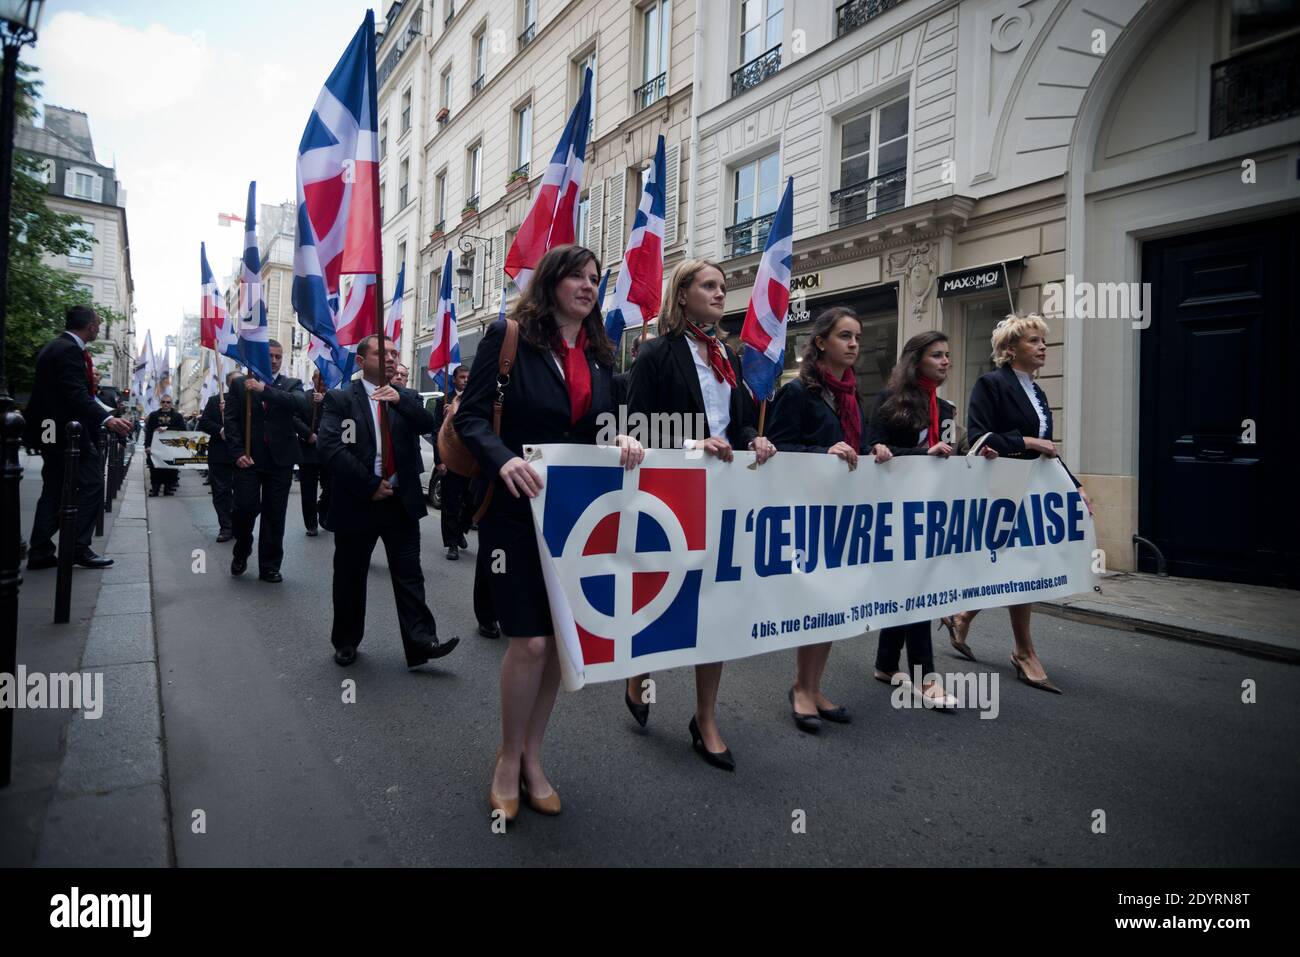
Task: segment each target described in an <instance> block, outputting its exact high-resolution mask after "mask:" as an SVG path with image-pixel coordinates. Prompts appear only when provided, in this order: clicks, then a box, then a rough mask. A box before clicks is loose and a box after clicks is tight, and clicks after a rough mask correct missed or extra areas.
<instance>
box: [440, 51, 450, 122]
mask: <svg viewBox="0 0 1300 957" xmlns="http://www.w3.org/2000/svg"><path fill="white" fill-rule="evenodd" d="M439 87H440V89H441V90H442V99H441V101H440V103H439V105H440V106H442V107H444V108H445V109H446V110H447V111H448V112H451V64H450V63H448V64H447V65H446V66H445V67H443V69H442V82H441V83H440V84H439Z"/></svg>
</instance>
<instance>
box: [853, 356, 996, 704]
mask: <svg viewBox="0 0 1300 957" xmlns="http://www.w3.org/2000/svg"><path fill="white" fill-rule="evenodd" d="M951 365H952V360H951V357H950V356H949V354H948V337H947V336H946V335H944V334H943V333H942V332H937V331H931V332H922V333H920V334H918V335H915V336H913V337H912V338H911V339H909V340H907V342H906V343H905V344H904V345H903V354H902V355H901V356H899V358H898V363H897V364H896V365H895V366H894V370H893V372H891V373H890V374H889V386H888V388H886V389H882V390H881V392H880V394H879V395H878V396H876V405H875V411H874V412H872V414H871V423H870V424H869V425H868V426H867V432H868V434H869V437H870V441H872V442H879V443H882V444H883V445H885V446H888V448H889V451H890V452H891V453H893V454H894V455H933V456H938V457H940V458H947V457H948V456H949V455H952V454H953V452H954V451H956V447H957V444H958V443H957V436H956V431H957V430H956V426H955V422H956V416H957V409H956V406H954V405H953V404H952V403H951V402H949V401H948V400H946V399H941V398H939V394H938V390H939V388H940V387H941V386H942V385H943V384H944V382H946V381H947V379H948V371H949V369H950V368H951ZM981 454H983V455H984V456H985V457H986V458H997V454H998V453H997V452H996V451H994V450H993V449H991V448H988V447H987V446H985V447H984V448H983V449H982V450H981ZM904 645H906V646H907V664H908V667H909V668H910V669H911V670H912V673H913V675H915V674H916V673H917V672H918V671H919V672H920V676H919V677H918V678H917V679H916V681H913V680H912V679H911V678H909V677H908V675H907V673H906V672H903V671H900V670H899V667H898V664H899V658H900V656H901V655H902V651H903V646H904ZM932 674H934V648H933V646H932V645H931V643H930V623H929V622H928V621H918V622H913V623H912V624H909V625H896V626H894V627H892V628H885V629H882V630H881V632H880V644H879V646H878V647H877V649H876V672H875V677H876V680H877V681H883V682H885V683H886V684H904V685H908V686H910V687H911V688H912V689H913V693H915V694H918V695H920V697H921V698H922V699H924V700H923V701H922V703H923V704H924V705H926V706H928V707H932V708H941V709H942V708H951V707H954V706H955V705H956V704H957V701H956V699H954V698H953V697H952V696H951V695H949V694H948V693H947V692H946V691H944V688H943V685H942V684H941V683H939V682H936V681H930V680H927V677H926V676H927V675H932ZM917 682H919V690H918V688H917Z"/></svg>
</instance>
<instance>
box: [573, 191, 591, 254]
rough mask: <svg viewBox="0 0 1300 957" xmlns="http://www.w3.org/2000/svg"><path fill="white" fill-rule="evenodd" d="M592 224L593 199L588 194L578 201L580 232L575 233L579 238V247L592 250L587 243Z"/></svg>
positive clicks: (584, 194)
mask: <svg viewBox="0 0 1300 957" xmlns="http://www.w3.org/2000/svg"><path fill="white" fill-rule="evenodd" d="M590 224H591V197H590V196H588V195H587V194H586V193H583V194H582V198H581V199H579V200H578V231H577V232H576V233H574V235H575V236H577V237H578V245H579V246H586V247H587V248H589V249H590V248H591V243H589V242H587V227H588V226H589V225H590Z"/></svg>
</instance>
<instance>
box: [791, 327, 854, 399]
mask: <svg viewBox="0 0 1300 957" xmlns="http://www.w3.org/2000/svg"><path fill="white" fill-rule="evenodd" d="M841 319H852V320H853V321H854V322H856V323H857V324H858V327H859V328H861V326H862V320H861V319H859V318H858V314H857V313H856V312H854V311H853V310H852V309H850V308H849V307H848V306H831V307H830V308H829V309H823V310H822V311H821V312H819V313H817V318H816V319H814V320H813V327H812V335H811V336H809V337H808V344H807V345H806V346H804V347H803V358H802V359H801V360H800V362H799V381H800V382H802V383H803V387H804V388H805V389H807V390H808V391H809V392H820V391H821V390H822V377H821V373H820V372H819V371H818V368H817V363H818V362H820V361H821V358H822V351H823V350H822V349H821V348H820V347H818V345H817V340H818V339H828V338H830V334H831V333H832V332H833V331H835V324H836V323H837V322H839V321H840V320H841Z"/></svg>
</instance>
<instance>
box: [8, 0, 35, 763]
mask: <svg viewBox="0 0 1300 957" xmlns="http://www.w3.org/2000/svg"><path fill="white" fill-rule="evenodd" d="M44 6H45V0H0V41H3V43H4V85H3V89H2V90H0V442H2V443H3V444H2V445H0V468H2V469H3V474H0V672H3V673H6V674H11V675H12V674H16V673H17V671H18V587H19V585H21V584H22V577H21V576H20V575H19V574H18V564H19V561H20V554H19V553H20V548H21V541H22V539H21V532H20V529H19V524H20V522H21V519H20V518H19V501H18V483H19V482H21V481H22V480H23V467H22V466H21V465H19V464H18V447H19V446H20V445H21V444H22V435H23V417H22V415H20V414H19V413H18V412H17V411H16V410H15V409H14V400H13V397H12V396H10V395H9V378H8V376H6V375H5V318H6V316H7V314H8V302H9V207H10V202H11V201H12V199H13V164H14V125H15V115H14V103H15V100H16V98H17V93H18V51H19V50H20V49H22V47H23V46H24V45H26V44H28V43H34V42H36V28H37V27H38V26H39V25H40V22H41V10H42V9H43V8H44ZM13 743H14V709H13V708H0V787H4V786H5V785H7V784H8V783H9V771H10V765H11V764H12V763H13Z"/></svg>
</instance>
